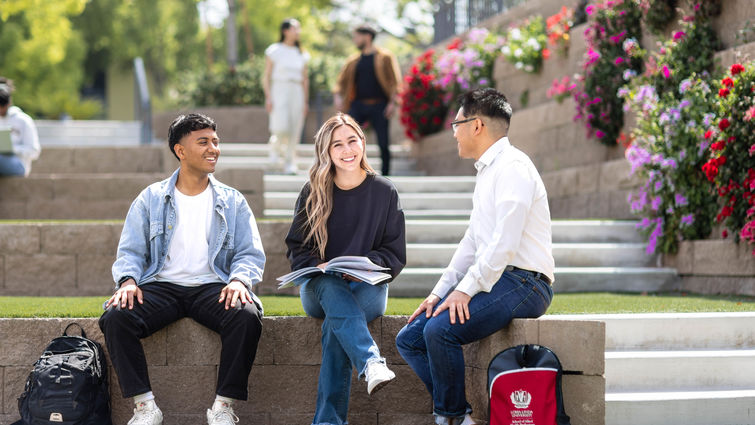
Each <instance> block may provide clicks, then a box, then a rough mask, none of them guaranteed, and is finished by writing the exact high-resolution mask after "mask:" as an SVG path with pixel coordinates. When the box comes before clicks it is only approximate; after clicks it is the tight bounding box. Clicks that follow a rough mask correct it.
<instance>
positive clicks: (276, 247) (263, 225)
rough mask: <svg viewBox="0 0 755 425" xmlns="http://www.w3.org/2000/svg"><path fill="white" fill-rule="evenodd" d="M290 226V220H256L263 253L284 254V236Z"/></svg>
mask: <svg viewBox="0 0 755 425" xmlns="http://www.w3.org/2000/svg"><path fill="white" fill-rule="evenodd" d="M290 227H291V220H258V221H257V229H258V230H259V232H260V238H261V239H262V246H264V247H265V254H268V255H269V254H273V253H276V254H277V253H282V254H284V255H285V254H286V242H285V237H286V234H288V229H289V228H290Z"/></svg>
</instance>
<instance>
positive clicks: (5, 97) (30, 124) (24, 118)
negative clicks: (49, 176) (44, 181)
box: [0, 77, 41, 176]
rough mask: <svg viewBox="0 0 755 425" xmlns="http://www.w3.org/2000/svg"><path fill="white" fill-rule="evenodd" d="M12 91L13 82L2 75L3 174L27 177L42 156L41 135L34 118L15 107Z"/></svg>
mask: <svg viewBox="0 0 755 425" xmlns="http://www.w3.org/2000/svg"><path fill="white" fill-rule="evenodd" d="M12 94H13V82H12V81H11V80H9V79H7V78H3V77H0V176H28V175H29V173H31V162H32V161H34V160H35V159H37V158H39V152H40V150H41V149H40V147H39V136H37V127H36V126H35V125H34V120H32V119H31V117H30V116H29V115H27V114H26V113H24V111H22V110H21V108H19V107H18V106H13V99H12V96H11V95H12ZM7 140H10V143H9V144H7ZM8 145H9V146H8Z"/></svg>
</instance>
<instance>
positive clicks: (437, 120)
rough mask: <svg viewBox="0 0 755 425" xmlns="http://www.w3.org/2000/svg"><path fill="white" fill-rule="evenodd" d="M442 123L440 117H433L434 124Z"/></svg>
mask: <svg viewBox="0 0 755 425" xmlns="http://www.w3.org/2000/svg"><path fill="white" fill-rule="evenodd" d="M441 122H442V120H441V119H440V117H438V116H435V117H433V124H435V125H439V124H440V123H441Z"/></svg>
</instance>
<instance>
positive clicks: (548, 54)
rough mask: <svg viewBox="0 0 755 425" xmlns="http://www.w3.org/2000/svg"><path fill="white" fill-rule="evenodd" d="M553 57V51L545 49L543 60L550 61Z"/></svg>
mask: <svg viewBox="0 0 755 425" xmlns="http://www.w3.org/2000/svg"><path fill="white" fill-rule="evenodd" d="M549 57H551V51H550V50H548V49H543V59H548V58H549Z"/></svg>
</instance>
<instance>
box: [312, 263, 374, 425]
mask: <svg viewBox="0 0 755 425" xmlns="http://www.w3.org/2000/svg"><path fill="white" fill-rule="evenodd" d="M300 294H301V303H302V306H303V307H304V311H305V312H306V313H307V315H309V316H311V317H314V318H317V319H325V320H324V321H323V322H322V364H321V366H320V378H319V380H318V382H317V408H316V409H315V418H314V421H313V423H314V424H318V425H319V424H333V425H342V424H346V423H348V422H347V418H346V417H347V414H348V410H349V393H350V391H351V365H352V364H353V365H354V367H356V369H357V370H358V371H359V376H360V377H361V376H362V375H364V371H365V369H366V368H367V364H368V363H369V362H373V361H380V362H385V359H383V358H382V357H380V350H379V349H378V346H377V344H376V343H375V340H373V339H372V336H371V335H370V331H369V329H367V323H369V322H371V321H372V320H375V319H376V318H378V317H380V316H382V315H383V314H384V313H385V307H386V304H387V303H388V286H387V285H375V286H373V285H370V284H368V283H364V282H348V281H346V280H344V279H342V278H341V277H339V276H337V275H335V274H330V273H326V274H323V275H322V276H317V277H314V278H312V279H310V280H309V281H307V282H306V283H305V284H304V285H302V286H301V289H300Z"/></svg>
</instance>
